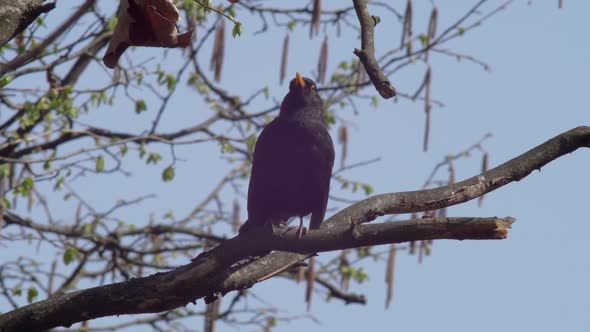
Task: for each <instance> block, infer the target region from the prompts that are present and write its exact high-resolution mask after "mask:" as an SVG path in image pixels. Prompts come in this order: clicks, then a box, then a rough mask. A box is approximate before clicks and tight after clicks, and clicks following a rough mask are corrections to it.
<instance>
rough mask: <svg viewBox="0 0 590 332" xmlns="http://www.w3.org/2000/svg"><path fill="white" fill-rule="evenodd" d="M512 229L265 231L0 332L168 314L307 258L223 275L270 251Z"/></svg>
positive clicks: (44, 304) (470, 225)
mask: <svg viewBox="0 0 590 332" xmlns="http://www.w3.org/2000/svg"><path fill="white" fill-rule="evenodd" d="M511 223H512V221H511V220H510V219H502V218H473V219H471V218H467V219H466V218H456V219H444V218H441V219H424V220H411V221H408V222H389V223H382V224H377V225H359V226H358V227H355V228H353V229H351V228H348V227H342V226H340V227H337V225H338V224H340V225H344V224H345V223H344V222H333V223H332V224H331V225H329V226H328V227H325V228H322V229H321V230H318V231H312V232H309V234H308V235H307V236H305V237H303V238H301V239H299V240H298V239H297V235H296V232H294V231H293V232H287V233H286V234H284V236H283V237H280V236H277V235H274V234H272V233H270V232H264V231H261V232H250V233H248V234H244V235H241V236H239V237H235V238H233V239H231V240H228V241H226V242H224V243H223V244H221V245H219V246H217V247H216V248H214V249H212V250H211V251H209V252H207V253H205V254H202V255H200V256H199V257H197V258H196V259H195V261H194V262H193V263H191V264H188V265H185V266H183V267H181V268H179V269H176V270H173V271H170V272H166V273H157V274H154V275H151V276H149V277H145V278H138V279H132V280H129V281H126V282H121V283H115V284H111V285H106V286H101V287H95V288H90V289H86V290H82V291H78V292H74V293H70V294H66V295H63V296H60V297H56V298H50V299H47V300H44V301H41V302H37V303H34V304H31V305H28V306H25V307H22V308H19V309H17V310H14V311H12V312H9V313H6V314H4V315H2V316H0V326H2V327H3V330H1V331H2V332H9V331H38V330H45V329H48V328H53V327H56V326H60V325H62V326H69V325H70V324H73V323H75V322H79V321H82V320H88V319H92V318H97V317H104V316H111V315H121V314H136V313H147V312H159V311H164V310H170V309H174V308H178V307H180V306H185V305H186V304H188V303H189V302H193V301H196V300H197V299H199V298H202V297H205V296H208V295H212V294H213V293H215V292H224V293H225V292H228V291H231V290H236V289H242V288H247V287H251V286H252V285H254V284H255V283H257V282H259V281H262V280H264V279H266V278H267V277H269V276H273V275H275V274H276V272H282V271H284V270H285V269H287V268H289V267H290V266H292V265H293V264H294V263H297V262H299V261H300V260H301V259H300V258H301V256H303V257H304V258H305V257H306V256H307V255H297V254H288V255H281V256H279V255H276V254H275V255H269V256H268V257H265V258H263V259H262V261H263V262H264V261H265V262H270V263H272V264H267V265H266V268H263V269H261V268H258V267H256V269H255V270H252V268H251V265H250V264H246V265H244V266H238V267H234V268H232V269H229V270H228V268H229V267H230V265H231V264H233V263H234V262H237V261H239V260H241V259H244V258H246V257H248V256H252V255H255V254H257V253H261V252H265V251H268V250H279V249H281V250H289V251H301V252H310V251H312V252H316V251H329V250H335V249H340V248H355V247H360V246H366V245H369V244H381V243H400V242H405V241H411V240H416V239H461V240H462V239H469V238H472V239H498V238H504V237H505V236H506V233H507V229H508V228H509V227H510V224H511ZM224 270H227V271H226V272H222V271H224Z"/></svg>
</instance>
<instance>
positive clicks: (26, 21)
mask: <svg viewBox="0 0 590 332" xmlns="http://www.w3.org/2000/svg"><path fill="white" fill-rule="evenodd" d="M43 2H45V0H0V47H1V46H4V44H6V43H8V42H9V41H10V40H11V39H12V38H14V37H15V36H16V35H18V34H19V33H21V32H22V31H23V30H24V29H25V28H26V27H28V26H29V25H30V24H31V23H33V21H34V20H35V19H36V18H37V17H39V15H41V14H43V13H47V12H48V11H50V10H52V9H53V8H55V2H51V3H46V4H44V3H43Z"/></svg>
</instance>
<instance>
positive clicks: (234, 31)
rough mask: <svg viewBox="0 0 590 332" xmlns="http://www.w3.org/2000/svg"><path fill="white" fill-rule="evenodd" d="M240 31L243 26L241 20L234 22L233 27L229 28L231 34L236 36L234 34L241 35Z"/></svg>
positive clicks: (242, 29)
mask: <svg viewBox="0 0 590 332" xmlns="http://www.w3.org/2000/svg"><path fill="white" fill-rule="evenodd" d="M242 31H244V27H243V26H242V22H239V21H238V22H236V24H234V28H233V29H232V30H231V35H232V36H233V37H234V38H236V36H240V35H242Z"/></svg>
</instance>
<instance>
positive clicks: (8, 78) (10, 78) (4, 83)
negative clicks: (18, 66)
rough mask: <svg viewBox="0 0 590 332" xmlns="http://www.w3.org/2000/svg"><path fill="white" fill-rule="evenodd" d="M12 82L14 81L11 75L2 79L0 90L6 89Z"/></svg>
mask: <svg viewBox="0 0 590 332" xmlns="http://www.w3.org/2000/svg"><path fill="white" fill-rule="evenodd" d="M10 81H12V76H10V75H5V76H2V77H0V88H3V87H5V86H6V85H7V84H8V83H10Z"/></svg>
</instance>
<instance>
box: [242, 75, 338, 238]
mask: <svg viewBox="0 0 590 332" xmlns="http://www.w3.org/2000/svg"><path fill="white" fill-rule="evenodd" d="M333 165H334V145H333V143H332V139H331V137H330V134H329V132H328V130H327V129H326V126H325V124H324V110H323V105H322V99H321V98H320V96H319V94H318V92H317V87H316V85H315V83H314V82H313V81H312V80H311V79H309V78H303V77H301V76H300V75H299V73H297V76H296V78H295V79H293V80H292V81H291V83H290V85H289V93H287V95H286V96H285V98H284V99H283V102H282V104H281V110H280V113H279V116H278V117H277V118H275V119H274V120H273V121H272V122H271V123H269V124H268V126H266V127H265V128H264V130H262V133H261V134H260V136H259V137H258V141H257V142H256V146H255V147H254V158H253V160H252V173H251V176H250V185H249V187H248V220H247V221H246V223H245V224H244V225H243V226H242V227H241V228H240V232H244V231H248V230H250V229H252V228H253V227H261V226H263V225H264V224H266V223H267V222H273V223H278V222H283V223H284V222H287V221H288V220H289V219H290V218H291V217H303V216H306V215H308V214H310V213H311V222H310V229H317V228H319V227H320V224H321V223H322V221H323V220H324V215H325V214H326V206H327V204H328V193H329V191H330V178H331V176H332V166H333Z"/></svg>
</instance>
